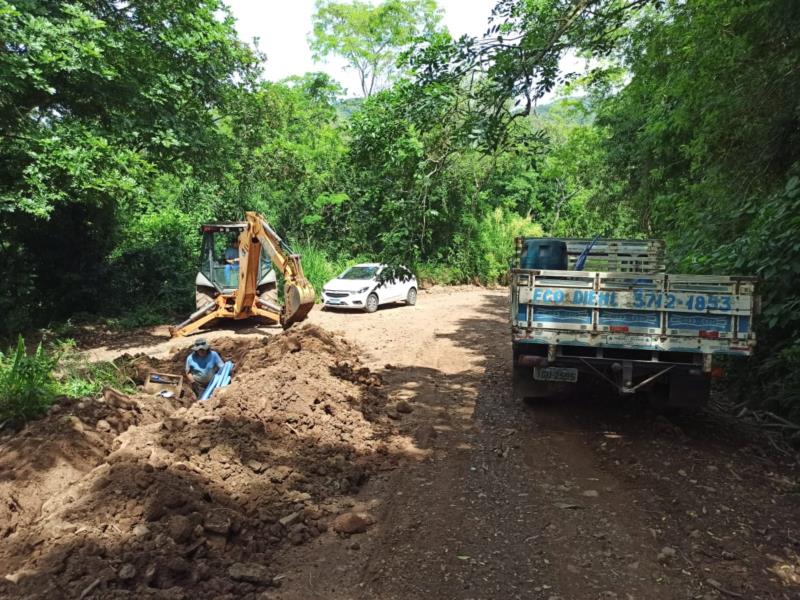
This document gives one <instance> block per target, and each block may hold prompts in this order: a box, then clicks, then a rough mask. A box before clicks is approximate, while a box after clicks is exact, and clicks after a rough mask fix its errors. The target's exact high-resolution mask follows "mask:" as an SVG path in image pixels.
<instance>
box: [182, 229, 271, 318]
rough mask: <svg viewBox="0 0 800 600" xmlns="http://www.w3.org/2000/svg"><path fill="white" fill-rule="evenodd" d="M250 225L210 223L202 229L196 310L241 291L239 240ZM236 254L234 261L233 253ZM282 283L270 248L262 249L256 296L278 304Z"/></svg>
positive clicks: (196, 280) (196, 281)
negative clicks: (268, 250) (231, 256)
mask: <svg viewBox="0 0 800 600" xmlns="http://www.w3.org/2000/svg"><path fill="white" fill-rule="evenodd" d="M246 229H247V223H244V222H242V223H208V224H206V225H202V226H201V227H200V233H201V234H202V235H203V243H202V247H201V250H200V270H199V271H198V272H197V277H195V280H194V282H195V286H196V290H195V308H196V309H197V310H199V309H201V308H203V307H204V306H206V305H208V303H209V302H213V301H214V299H215V298H216V297H217V296H219V295H220V294H232V293H233V292H235V291H236V289H237V288H238V287H239V250H238V248H239V236H240V235H241V234H242V232H243V231H245V230H246ZM232 249H235V250H236V256H235V259H231V258H230V255H231V250H232ZM277 290H278V283H277V278H276V276H275V270H274V269H273V268H272V261H271V260H270V259H269V254H267V249H266V248H261V258H260V260H259V265H258V276H257V284H256V294H258V296H259V297H260V298H262V299H263V300H266V301H269V302H272V303H277V301H278V292H277Z"/></svg>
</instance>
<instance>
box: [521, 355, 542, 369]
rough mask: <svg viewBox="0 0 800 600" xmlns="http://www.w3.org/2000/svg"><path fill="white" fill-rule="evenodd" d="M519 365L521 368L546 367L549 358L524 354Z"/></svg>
mask: <svg viewBox="0 0 800 600" xmlns="http://www.w3.org/2000/svg"><path fill="white" fill-rule="evenodd" d="M519 365H520V366H521V367H546V366H547V358H545V357H544V356H532V355H530V354H523V355H521V356H520V357H519Z"/></svg>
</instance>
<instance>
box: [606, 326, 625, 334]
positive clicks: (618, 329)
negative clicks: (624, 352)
mask: <svg viewBox="0 0 800 600" xmlns="http://www.w3.org/2000/svg"><path fill="white" fill-rule="evenodd" d="M608 330H609V331H610V332H611V333H628V326H627V325H612V326H611V327H609V328H608Z"/></svg>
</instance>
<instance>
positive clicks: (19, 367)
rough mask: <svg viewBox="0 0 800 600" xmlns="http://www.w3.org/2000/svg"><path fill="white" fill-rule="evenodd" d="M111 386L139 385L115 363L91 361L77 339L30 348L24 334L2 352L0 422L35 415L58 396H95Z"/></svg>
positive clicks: (132, 387)
mask: <svg viewBox="0 0 800 600" xmlns="http://www.w3.org/2000/svg"><path fill="white" fill-rule="evenodd" d="M108 386H111V387H115V388H117V389H121V390H122V391H126V392H132V391H135V389H136V386H135V385H134V383H133V382H132V381H131V380H130V379H129V378H128V377H127V376H126V375H125V374H124V373H123V372H122V371H121V370H120V369H119V368H118V367H117V366H116V365H115V364H114V363H111V362H94V363H93V362H89V361H87V360H86V359H85V358H84V357H83V355H82V354H81V353H80V352H79V351H78V349H77V348H76V346H75V342H74V341H73V340H65V341H59V342H55V343H54V344H52V345H51V346H50V347H48V348H47V349H45V348H44V347H43V346H42V345H41V344H39V345H38V346H36V349H35V350H33V351H28V350H27V348H26V347H25V340H24V339H23V338H22V336H20V337H19V338H18V339H17V345H16V347H15V348H13V349H10V350H8V351H7V352H5V353H4V352H0V423H6V422H11V423H19V422H25V421H29V420H31V419H35V418H37V417H40V416H41V415H43V414H44V413H45V412H46V411H47V409H48V408H49V407H50V405H51V404H52V403H53V400H54V399H55V398H57V397H58V396H68V397H70V398H80V397H83V396H94V395H96V394H98V393H100V391H101V390H102V389H103V388H104V387H108Z"/></svg>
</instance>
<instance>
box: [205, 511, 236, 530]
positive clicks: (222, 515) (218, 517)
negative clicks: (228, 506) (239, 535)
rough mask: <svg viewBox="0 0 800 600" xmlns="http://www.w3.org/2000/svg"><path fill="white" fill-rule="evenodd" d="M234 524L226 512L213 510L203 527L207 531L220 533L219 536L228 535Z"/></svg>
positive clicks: (207, 516)
mask: <svg viewBox="0 0 800 600" xmlns="http://www.w3.org/2000/svg"><path fill="white" fill-rule="evenodd" d="M232 524H233V522H232V519H231V517H230V515H229V514H228V512H227V511H225V510H212V511H211V512H209V513H208V514H207V515H206V518H205V521H204V522H203V527H204V528H205V529H206V531H210V532H212V533H218V534H219V535H228V532H229V531H230V530H231V525H232Z"/></svg>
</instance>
